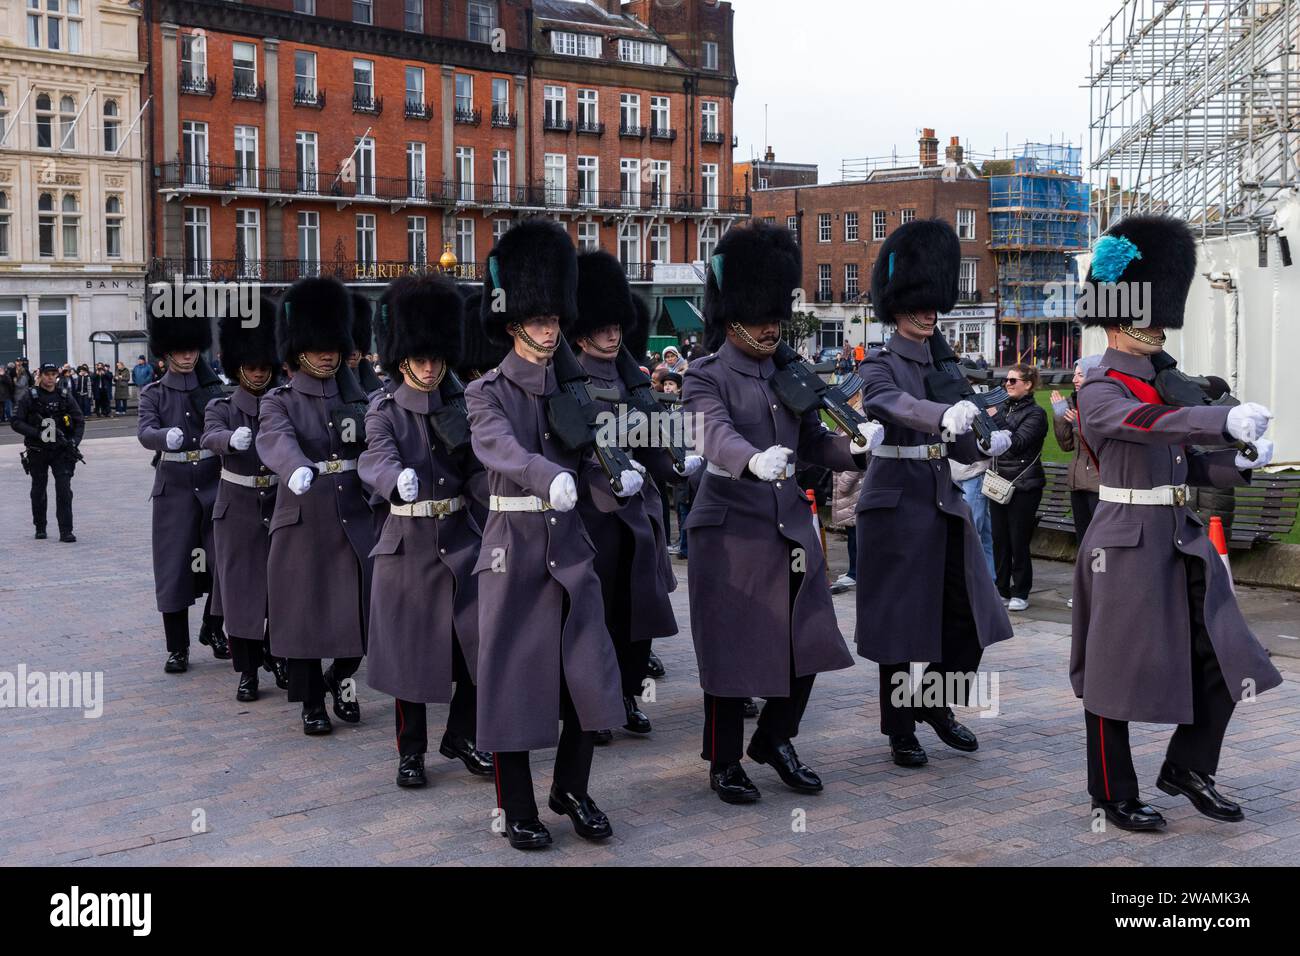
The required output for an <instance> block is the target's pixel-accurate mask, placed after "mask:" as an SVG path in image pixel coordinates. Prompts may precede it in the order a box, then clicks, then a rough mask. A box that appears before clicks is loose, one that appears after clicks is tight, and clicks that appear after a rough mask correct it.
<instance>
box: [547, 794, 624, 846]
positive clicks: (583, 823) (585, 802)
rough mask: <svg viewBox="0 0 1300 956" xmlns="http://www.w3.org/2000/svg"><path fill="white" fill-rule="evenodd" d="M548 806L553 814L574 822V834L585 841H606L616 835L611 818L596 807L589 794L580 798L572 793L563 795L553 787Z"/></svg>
mask: <svg viewBox="0 0 1300 956" xmlns="http://www.w3.org/2000/svg"><path fill="white" fill-rule="evenodd" d="M547 806H549V807H550V808H551V812H552V813H559V814H562V815H564V816H567V817H568V818H569V819H570V820H572V821H573V829H574V832H575V833H577V834H578V836H580V837H582V838H583V839H584V840H605V839H608V838H609V837H612V836H613V835H614V828H613V827H612V826H610V823H609V817H607V816H605V812H604V811H603V810H601V809H600V807H598V806H596V803H595V801H594V800H592V799H591V797H590V796H589V795H587V794H583V795H582V796H578V795H576V794H572V793H561V792H560V791H558V790H556V789H555V788H554V787H551V795H550V799H549V800H548V801H547Z"/></svg>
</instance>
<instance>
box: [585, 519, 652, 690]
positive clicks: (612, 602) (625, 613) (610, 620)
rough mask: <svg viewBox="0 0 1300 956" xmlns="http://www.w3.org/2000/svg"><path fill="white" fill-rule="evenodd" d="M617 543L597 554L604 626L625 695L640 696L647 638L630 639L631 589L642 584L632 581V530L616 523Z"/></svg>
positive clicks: (647, 652)
mask: <svg viewBox="0 0 1300 956" xmlns="http://www.w3.org/2000/svg"><path fill="white" fill-rule="evenodd" d="M618 531H619V541H620V546H619V548H618V551H617V553H616V554H615V555H613V556H612V560H611V557H609V556H602V555H599V554H598V555H596V574H597V576H598V577H599V578H600V592H601V597H602V598H604V603H605V629H606V630H607V631H609V638H610V641H611V642H612V643H613V645H614V656H615V657H616V658H617V659H618V674H619V683H620V685H621V686H622V690H623V696H624V697H639V696H640V695H641V682H642V681H643V680H645V676H646V670H647V669H648V668H649V666H650V645H651V642H650V641H634V640H632V637H631V635H632V589H633V588H634V587H639V586H643V585H642V584H641V583H640V582H634V581H633V580H632V561H631V558H632V548H633V546H634V543H635V542H634V539H633V537H632V531H631V529H630V528H628V527H627V526H626V525H624V524H623V523H622V522H621V521H620V522H618Z"/></svg>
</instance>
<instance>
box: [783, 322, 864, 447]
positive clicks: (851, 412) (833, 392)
mask: <svg viewBox="0 0 1300 956" xmlns="http://www.w3.org/2000/svg"><path fill="white" fill-rule="evenodd" d="M772 361H773V362H775V363H776V368H777V371H776V374H775V375H773V376H772V389H773V391H775V392H776V397H777V398H779V399H781V404H783V405H784V406H785V407H786V408H788V409H790V411H792V412H794V413H795V414H796V415H803V414H805V413H806V412H808V411H811V410H812V409H814V408H818V409H821V410H822V411H824V412H825V413H826V414H827V415H829V416H830V417H831V419H832V420H833V421H834V422H835V424H836V425H838V426H840V428H842V429H844V431H846V432H847V433H848V435H849V438H851V439H852V440H853V443H854V444H855V445H862V446H864V447H865V446H866V444H867V440H866V439H865V438H863V437H862V432H861V431H859V430H858V426H859V425H865V424H866V422H867V417H866V416H865V415H863V414H862V413H861V412H860V411H858V410H857V409H856V408H854V407H853V406H852V405H850V404H849V402H848V399H847V398H846V397H845V396H844V393H843V392H841V391H840V390H839V389H837V388H832V387H831V386H830V385H828V384H827V383H826V382H825V381H823V380H822V377H821V376H820V375H818V374H817V373H816V372H814V371H813V367H812V366H811V365H809V364H808V363H807V362H806V361H804V360H803V359H802V358H800V357H799V353H798V352H796V351H795V350H794V349H792V348H790V346H789V345H787V344H786V343H785V342H781V343H779V344H778V345H777V347H776V352H775V353H774V354H773V356H772Z"/></svg>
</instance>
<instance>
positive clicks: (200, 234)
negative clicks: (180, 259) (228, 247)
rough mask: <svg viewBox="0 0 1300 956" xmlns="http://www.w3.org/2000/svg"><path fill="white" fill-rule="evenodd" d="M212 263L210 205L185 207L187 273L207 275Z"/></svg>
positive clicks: (190, 274)
mask: <svg viewBox="0 0 1300 956" xmlns="http://www.w3.org/2000/svg"><path fill="white" fill-rule="evenodd" d="M211 265H212V240H211V235H210V233H209V229H208V207H207V206H186V207H185V274H186V275H189V276H206V275H207V274H208V272H209V270H210V268H211Z"/></svg>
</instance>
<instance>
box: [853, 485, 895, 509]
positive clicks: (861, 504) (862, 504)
mask: <svg viewBox="0 0 1300 956" xmlns="http://www.w3.org/2000/svg"><path fill="white" fill-rule="evenodd" d="M902 497H903V489H902V488H868V489H867V490H866V491H864V492H862V496H861V497H860V498H858V511H871V510H873V509H875V508H897V507H898V501H899V499H900V498H902Z"/></svg>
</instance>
